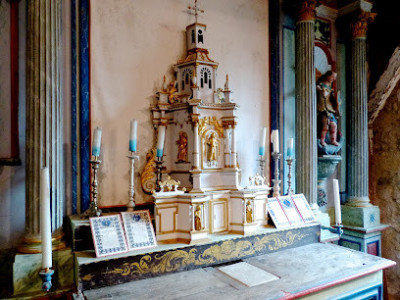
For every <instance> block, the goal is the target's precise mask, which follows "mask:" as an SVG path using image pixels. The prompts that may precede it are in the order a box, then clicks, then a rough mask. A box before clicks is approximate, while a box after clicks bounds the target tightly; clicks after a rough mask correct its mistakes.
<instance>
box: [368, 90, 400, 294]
mask: <svg viewBox="0 0 400 300" xmlns="http://www.w3.org/2000/svg"><path fill="white" fill-rule="evenodd" d="M399 124H400V83H397V86H396V87H395V88H394V89H393V92H392V94H391V95H390V96H389V98H388V99H387V102H386V105H385V106H384V108H383V109H382V111H381V112H380V113H379V116H378V117H377V118H376V120H375V122H374V123H373V124H372V136H371V138H372V139H371V141H372V143H371V145H370V146H371V148H370V151H371V152H370V153H371V155H370V171H369V172H370V198H371V201H372V203H373V204H374V205H378V206H379V207H380V209H381V222H382V223H384V224H388V225H390V227H389V228H388V229H387V230H386V231H384V232H383V236H382V256H383V257H385V258H388V259H391V260H393V261H396V262H397V265H396V266H395V267H392V268H390V269H388V270H386V273H385V274H386V280H387V286H388V292H389V294H390V295H391V298H390V299H400V284H399V282H400V131H399V130H398V127H399Z"/></svg>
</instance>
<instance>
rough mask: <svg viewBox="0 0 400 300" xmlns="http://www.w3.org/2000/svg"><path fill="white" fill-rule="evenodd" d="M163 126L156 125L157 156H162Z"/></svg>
mask: <svg viewBox="0 0 400 300" xmlns="http://www.w3.org/2000/svg"><path fill="white" fill-rule="evenodd" d="M164 140H165V126H159V127H158V137H157V157H162V156H163V152H164Z"/></svg>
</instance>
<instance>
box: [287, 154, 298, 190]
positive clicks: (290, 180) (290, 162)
mask: <svg viewBox="0 0 400 300" xmlns="http://www.w3.org/2000/svg"><path fill="white" fill-rule="evenodd" d="M295 160H296V159H294V158H292V157H288V158H287V159H286V162H287V164H288V169H289V170H288V176H287V177H288V190H287V194H288V195H292V194H293V189H292V164H293V162H294V161H295Z"/></svg>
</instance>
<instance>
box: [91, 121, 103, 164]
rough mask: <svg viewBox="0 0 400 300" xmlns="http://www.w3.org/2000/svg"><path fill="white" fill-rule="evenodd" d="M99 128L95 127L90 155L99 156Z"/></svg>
mask: <svg viewBox="0 0 400 300" xmlns="http://www.w3.org/2000/svg"><path fill="white" fill-rule="evenodd" d="M100 145H101V128H100V127H96V128H95V129H94V132H93V144H92V155H93V156H96V157H97V156H100Z"/></svg>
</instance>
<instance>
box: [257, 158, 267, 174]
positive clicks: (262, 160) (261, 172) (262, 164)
mask: <svg viewBox="0 0 400 300" xmlns="http://www.w3.org/2000/svg"><path fill="white" fill-rule="evenodd" d="M257 161H258V162H259V163H260V174H261V176H262V177H264V176H265V172H264V170H265V163H266V161H265V159H264V155H260V159H258V160H257Z"/></svg>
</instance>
